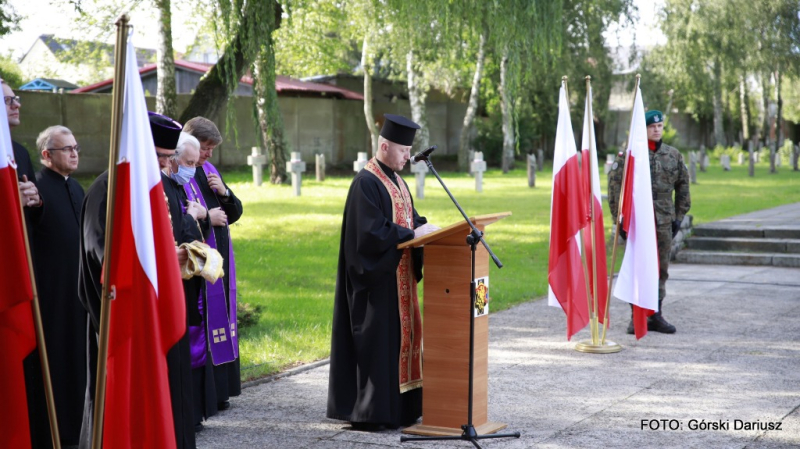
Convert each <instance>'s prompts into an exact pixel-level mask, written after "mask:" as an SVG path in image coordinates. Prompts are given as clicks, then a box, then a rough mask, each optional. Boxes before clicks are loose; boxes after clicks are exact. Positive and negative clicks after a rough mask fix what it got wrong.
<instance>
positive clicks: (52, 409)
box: [14, 176, 61, 449]
mask: <svg viewBox="0 0 800 449" xmlns="http://www.w3.org/2000/svg"><path fill="white" fill-rule="evenodd" d="M14 185H15V186H16V188H17V192H19V181H18V179H17V177H16V176H14ZM19 196H20V198H19V199H20V201H19V212H20V216H21V218H22V236H23V240H24V241H25V255H26V256H27V258H28V274H29V276H30V278H31V292H32V293H33V304H32V308H33V324H34V328H35V329H36V345H37V346H38V348H37V349H38V350H39V361H40V363H41V364H42V381H43V382H44V395H45V399H46V400H47V417H48V418H49V420H50V436H51V438H52V439H53V449H61V437H60V436H59V434H58V421H57V419H56V404H55V402H54V401H55V400H54V398H53V383H52V382H51V381H50V362H49V361H48V359H47V346H46V345H45V342H44V327H43V326H42V311H41V309H40V308H39V291H38V289H37V288H36V275H35V274H34V270H33V258H32V256H31V245H30V242H29V241H28V225H27V223H26V220H25V209H24V206H23V205H22V193H19Z"/></svg>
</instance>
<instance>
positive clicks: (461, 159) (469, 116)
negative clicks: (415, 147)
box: [458, 34, 486, 171]
mask: <svg viewBox="0 0 800 449" xmlns="http://www.w3.org/2000/svg"><path fill="white" fill-rule="evenodd" d="M485 43H486V36H485V35H484V34H481V40H480V44H479V45H478V61H477V63H476V64H475V76H473V77H472V89H471V90H470V93H469V103H468V104H467V112H466V114H464V123H463V125H462V126H461V138H460V140H459V143H458V169H459V170H460V171H467V169H468V168H469V163H470V161H469V147H470V142H469V134H470V130H471V129H472V122H473V120H475V114H476V113H477V112H478V96H479V95H480V87H481V76H482V73H483V60H484V50H483V46H484V44H485Z"/></svg>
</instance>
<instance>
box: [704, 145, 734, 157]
mask: <svg viewBox="0 0 800 449" xmlns="http://www.w3.org/2000/svg"><path fill="white" fill-rule="evenodd" d="M741 151H742V149H741V148H740V147H723V146H722V145H717V146H715V147H714V149H713V150H711V151H709V152H708V157H710V158H714V159H717V160H719V158H720V157H721V156H722V155H723V154H727V155H728V156H730V157H731V160H735V159H736V158H737V157H738V156H739V153H740V152H741Z"/></svg>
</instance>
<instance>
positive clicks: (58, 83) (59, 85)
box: [19, 78, 78, 91]
mask: <svg viewBox="0 0 800 449" xmlns="http://www.w3.org/2000/svg"><path fill="white" fill-rule="evenodd" d="M77 88H78V85H76V84H72V83H70V82H69V81H64V80H61V79H56V78H36V79H34V80H32V81H31V82H29V83H26V84H23V85H22V86H20V87H19V90H46V91H53V90H58V89H64V90H67V91H69V90H74V89H77Z"/></svg>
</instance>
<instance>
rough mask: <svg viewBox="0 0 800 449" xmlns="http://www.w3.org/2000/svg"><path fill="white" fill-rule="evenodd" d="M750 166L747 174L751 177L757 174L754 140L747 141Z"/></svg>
mask: <svg viewBox="0 0 800 449" xmlns="http://www.w3.org/2000/svg"><path fill="white" fill-rule="evenodd" d="M747 155H748V162H747V163H748V168H747V174H748V176H750V177H751V178H752V177H753V176H755V175H756V165H755V164H756V159H755V158H756V155H755V154H753V141H752V140H751V141H750V142H747Z"/></svg>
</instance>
